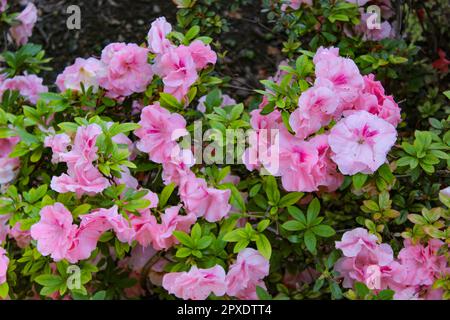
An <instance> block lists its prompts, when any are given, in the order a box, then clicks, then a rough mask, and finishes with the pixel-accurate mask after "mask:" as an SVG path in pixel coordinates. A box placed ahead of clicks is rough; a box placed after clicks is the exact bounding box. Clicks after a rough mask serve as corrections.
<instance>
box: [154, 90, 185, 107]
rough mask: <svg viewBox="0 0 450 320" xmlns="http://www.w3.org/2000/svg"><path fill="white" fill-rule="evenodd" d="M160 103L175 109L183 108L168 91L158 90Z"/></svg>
mask: <svg viewBox="0 0 450 320" xmlns="http://www.w3.org/2000/svg"><path fill="white" fill-rule="evenodd" d="M159 96H160V103H161V105H162V106H163V107H170V108H173V109H175V110H180V109H183V105H182V104H181V103H180V102H179V101H178V100H177V98H175V97H174V96H172V95H171V94H169V93H164V92H160V93H159Z"/></svg>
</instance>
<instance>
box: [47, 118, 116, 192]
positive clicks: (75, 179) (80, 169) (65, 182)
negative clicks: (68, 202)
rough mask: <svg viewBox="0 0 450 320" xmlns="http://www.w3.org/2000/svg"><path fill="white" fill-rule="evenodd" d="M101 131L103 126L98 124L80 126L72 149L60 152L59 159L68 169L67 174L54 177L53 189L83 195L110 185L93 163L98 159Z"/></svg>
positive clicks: (100, 190)
mask: <svg viewBox="0 0 450 320" xmlns="http://www.w3.org/2000/svg"><path fill="white" fill-rule="evenodd" d="M101 133H102V130H101V128H100V127H99V126H98V125H96V124H91V125H88V126H83V127H79V128H78V130H77V134H76V136H75V140H74V144H73V146H72V150H71V151H69V152H66V153H60V154H58V158H59V160H60V161H64V162H66V163H67V167H68V169H67V174H65V173H64V174H62V175H61V176H59V177H53V178H52V181H51V185H50V186H51V188H52V189H53V190H55V191H57V192H60V193H65V192H75V193H76V194H77V195H78V196H81V195H83V194H85V193H87V194H95V193H99V192H102V191H103V190H104V189H106V188H107V187H108V186H109V185H110V184H109V181H108V179H106V178H105V177H103V176H102V174H101V173H100V171H98V169H97V168H96V167H94V165H93V164H92V162H93V161H94V160H96V159H97V150H98V148H97V147H96V145H95V144H96V141H97V137H98V136H99V135H100V134H101ZM50 142H51V141H48V143H50Z"/></svg>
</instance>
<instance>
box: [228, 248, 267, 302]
mask: <svg viewBox="0 0 450 320" xmlns="http://www.w3.org/2000/svg"><path fill="white" fill-rule="evenodd" d="M268 275H269V261H268V260H267V259H266V258H264V257H263V256H262V255H261V254H260V253H259V252H258V251H256V250H255V249H251V248H247V249H244V250H242V251H241V252H239V254H238V257H237V260H236V262H235V263H234V264H232V265H231V266H230V269H229V270H228V274H227V276H226V282H227V295H229V296H237V295H240V293H242V292H243V291H245V290H246V289H248V288H251V289H254V290H255V291H256V286H255V285H256V284H258V285H259V283H261V281H260V280H262V279H263V278H265V277H266V276H268ZM255 294H256V292H255ZM243 296H248V293H246V294H243Z"/></svg>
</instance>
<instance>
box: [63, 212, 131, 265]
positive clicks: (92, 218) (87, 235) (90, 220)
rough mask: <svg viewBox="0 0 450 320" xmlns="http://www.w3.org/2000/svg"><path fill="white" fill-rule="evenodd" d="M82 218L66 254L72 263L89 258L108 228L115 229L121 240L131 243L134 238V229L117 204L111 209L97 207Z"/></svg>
mask: <svg viewBox="0 0 450 320" xmlns="http://www.w3.org/2000/svg"><path fill="white" fill-rule="evenodd" d="M80 218H81V223H80V227H79V228H78V229H77V231H76V234H75V236H74V238H73V242H72V245H71V247H70V250H69V251H68V252H67V255H66V259H67V260H68V261H69V262H71V263H76V262H77V261H79V260H85V259H87V258H89V257H90V256H91V254H92V252H93V251H94V250H95V248H97V242H98V239H99V238H100V236H101V235H102V234H103V233H104V232H106V231H108V230H111V229H112V230H114V232H115V233H116V236H117V238H118V239H119V241H121V242H128V243H131V242H132V240H133V239H134V236H135V233H134V230H133V229H132V227H131V225H130V223H129V222H128V221H127V220H126V219H125V218H124V217H123V216H122V215H121V214H119V213H118V208H117V206H113V207H111V208H109V209H103V208H101V209H97V210H94V211H92V212H91V213H89V214H86V215H82V216H81V217H80Z"/></svg>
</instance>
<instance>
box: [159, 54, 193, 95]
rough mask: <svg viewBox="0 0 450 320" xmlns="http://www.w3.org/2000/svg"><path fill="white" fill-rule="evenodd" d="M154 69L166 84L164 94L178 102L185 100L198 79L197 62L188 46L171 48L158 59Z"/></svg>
mask: <svg viewBox="0 0 450 320" xmlns="http://www.w3.org/2000/svg"><path fill="white" fill-rule="evenodd" d="M153 67H154V72H155V73H156V74H157V75H159V76H160V77H161V78H162V80H163V82H164V92H167V93H170V94H171V95H173V96H174V97H175V98H177V99H178V100H182V99H183V97H184V96H185V95H186V94H187V93H188V92H189V88H190V87H191V86H192V85H193V84H194V83H195V81H197V78H198V75H197V69H196V64H195V61H194V59H193V57H192V54H191V51H190V50H189V48H188V47H186V46H179V47H177V48H169V49H168V50H167V51H166V52H165V53H164V54H163V55H161V56H159V57H157V59H156V62H155V65H154V66H153Z"/></svg>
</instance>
